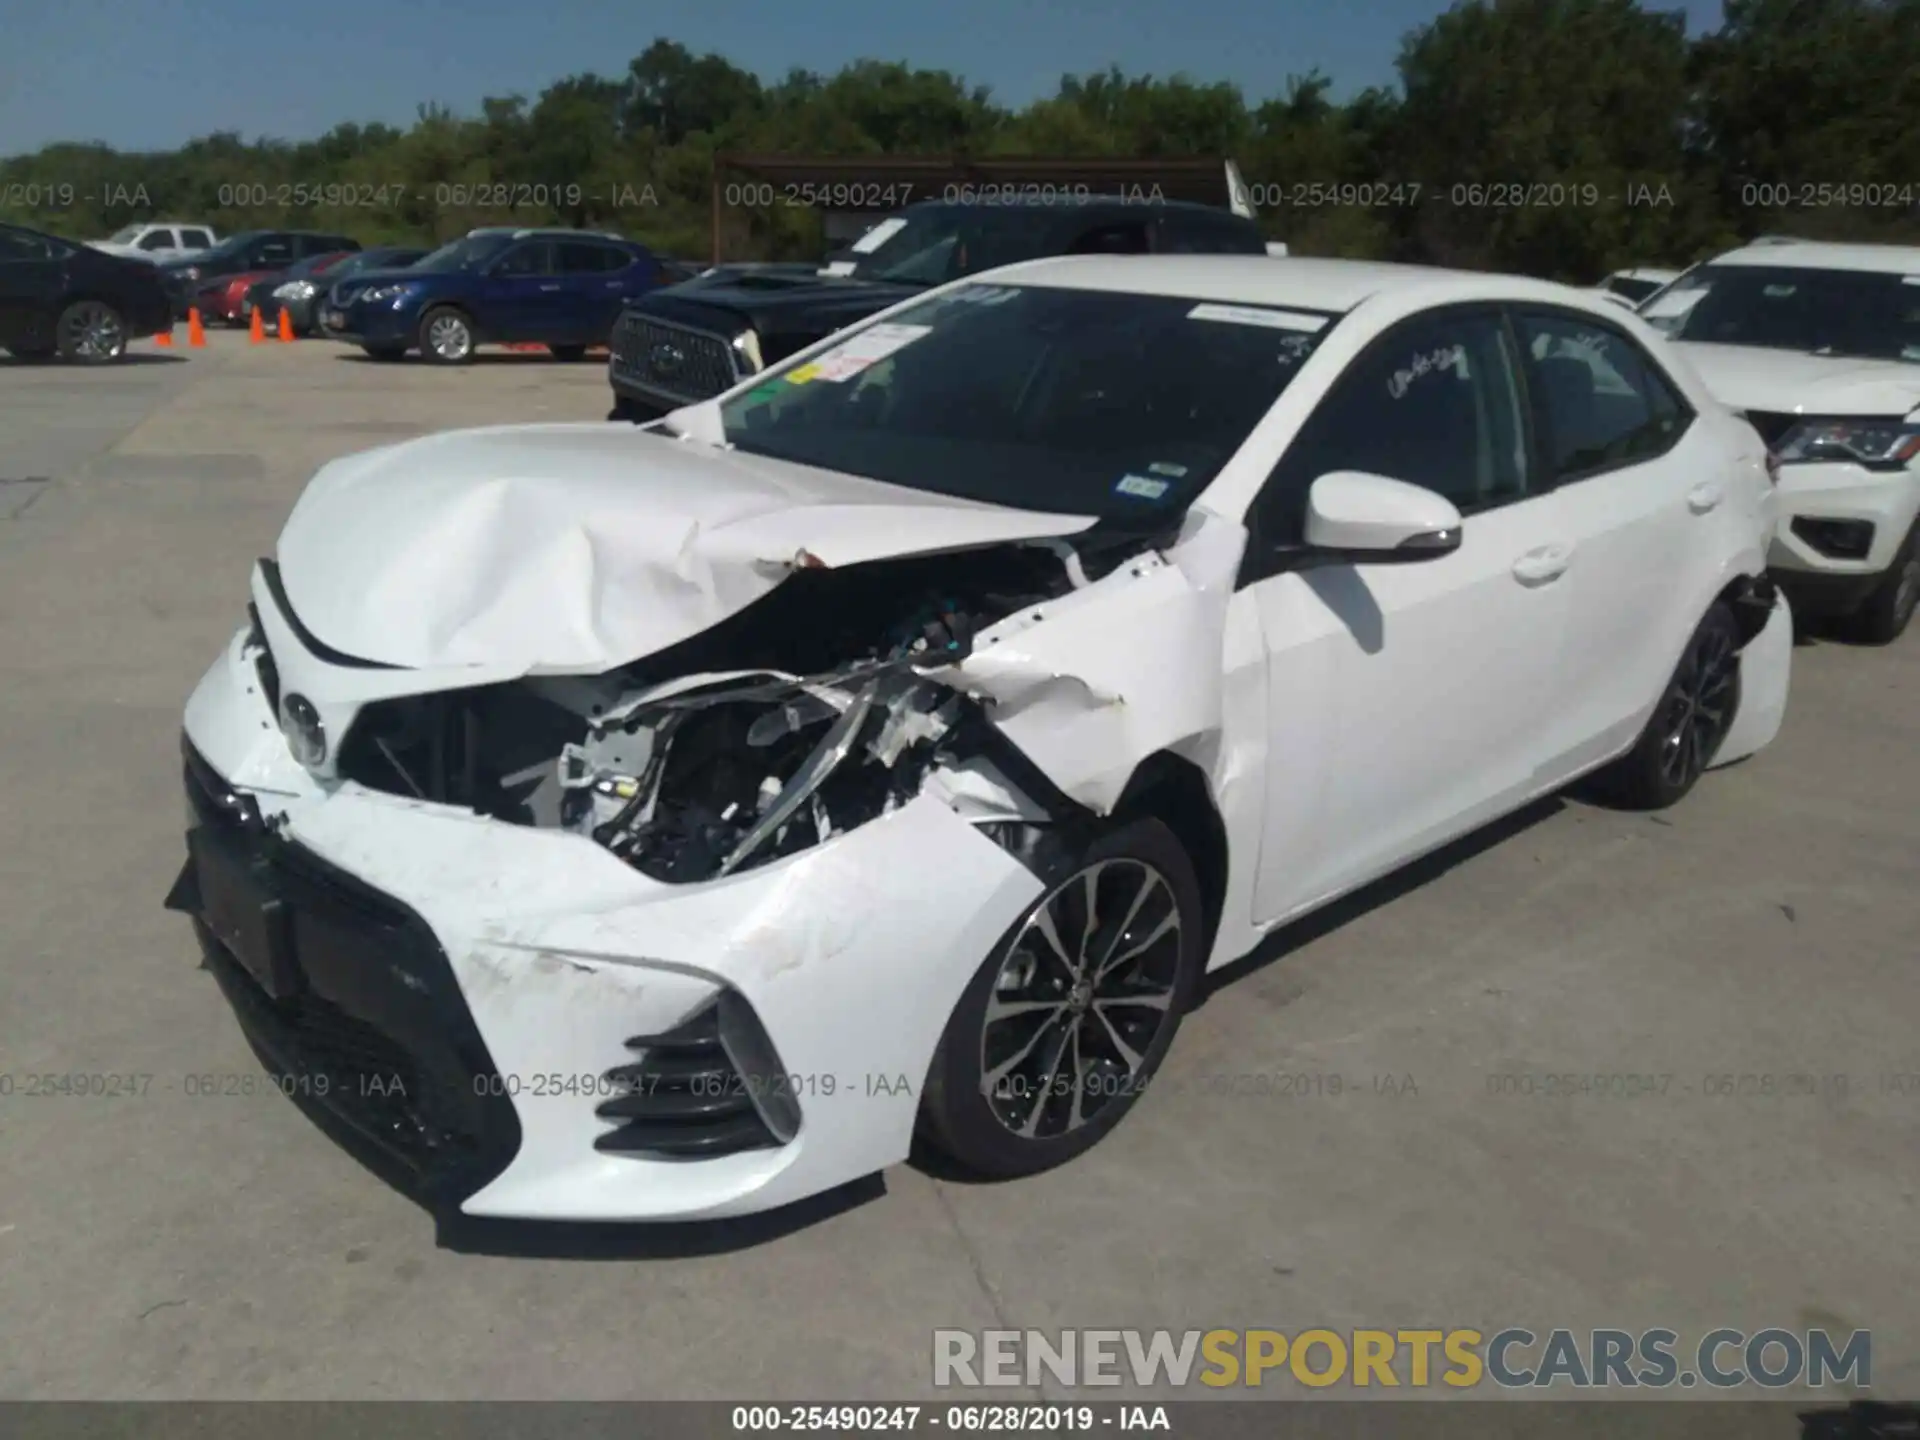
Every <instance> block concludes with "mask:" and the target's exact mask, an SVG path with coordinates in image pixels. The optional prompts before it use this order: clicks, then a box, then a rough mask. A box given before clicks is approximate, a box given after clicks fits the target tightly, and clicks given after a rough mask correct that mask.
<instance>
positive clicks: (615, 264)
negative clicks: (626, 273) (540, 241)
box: [559, 240, 633, 275]
mask: <svg viewBox="0 0 1920 1440" xmlns="http://www.w3.org/2000/svg"><path fill="white" fill-rule="evenodd" d="M559 249H560V272H561V273H562V274H563V275H607V274H611V273H612V272H613V271H615V270H624V269H626V268H627V266H629V265H630V264H632V263H633V257H632V256H631V255H629V254H627V253H626V251H624V250H616V249H614V248H613V246H611V245H594V244H591V243H589V242H587V241H582V240H568V241H565V242H563V243H562V244H561V245H560V247H559Z"/></svg>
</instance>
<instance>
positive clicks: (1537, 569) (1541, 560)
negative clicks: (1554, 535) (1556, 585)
mask: <svg viewBox="0 0 1920 1440" xmlns="http://www.w3.org/2000/svg"><path fill="white" fill-rule="evenodd" d="M1572 560H1573V547H1572V546H1571V545H1542V546H1540V547H1538V548H1537V549H1533V550H1529V551H1527V553H1526V554H1524V555H1522V556H1521V557H1520V558H1519V559H1518V560H1516V561H1514V562H1513V578H1514V579H1516V580H1518V581H1519V582H1520V583H1521V584H1522V585H1546V584H1549V583H1551V582H1552V581H1555V580H1558V579H1559V578H1560V577H1561V576H1562V575H1564V574H1566V573H1567V566H1568V565H1569V564H1570V563H1571V562H1572Z"/></svg>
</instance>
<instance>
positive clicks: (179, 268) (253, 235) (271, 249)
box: [159, 230, 360, 319]
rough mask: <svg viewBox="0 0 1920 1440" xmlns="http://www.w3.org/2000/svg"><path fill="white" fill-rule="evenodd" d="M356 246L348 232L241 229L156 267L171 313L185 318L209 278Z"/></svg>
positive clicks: (284, 264) (275, 267) (285, 264)
mask: <svg viewBox="0 0 1920 1440" xmlns="http://www.w3.org/2000/svg"><path fill="white" fill-rule="evenodd" d="M359 248H360V242H359V241H358V240H355V239H354V238H353V237H352V236H351V235H336V234H334V233H332V232H331V231H321V230H243V231H241V232H240V233H239V234H238V235H229V236H228V237H227V238H226V239H224V240H222V241H221V242H220V243H219V244H218V245H216V246H214V247H213V248H212V249H211V250H202V251H201V252H200V253H199V254H198V255H189V256H187V257H186V258H185V259H181V260H168V261H165V262H163V263H162V264H161V265H160V267H159V270H160V274H161V277H162V278H163V279H165V281H166V282H167V289H168V290H169V291H170V292H172V295H173V306H174V313H175V314H176V315H177V316H179V317H180V318H181V319H185V318H186V314H187V307H188V306H189V305H191V304H192V303H193V297H194V296H195V295H196V294H197V293H198V292H199V290H200V288H201V287H202V286H203V285H205V284H206V283H207V281H209V280H217V279H219V278H220V277H221V276H222V275H239V274H243V273H244V272H246V271H248V270H285V269H286V268H287V267H288V266H289V265H292V264H294V263H295V262H296V261H300V260H308V259H311V258H312V257H314V256H316V255H332V254H335V253H337V252H338V251H341V250H350V251H357V250H359Z"/></svg>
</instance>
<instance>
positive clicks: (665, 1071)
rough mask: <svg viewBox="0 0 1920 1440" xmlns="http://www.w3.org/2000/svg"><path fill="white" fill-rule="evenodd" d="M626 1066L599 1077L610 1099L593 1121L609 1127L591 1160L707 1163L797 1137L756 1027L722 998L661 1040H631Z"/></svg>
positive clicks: (730, 998)
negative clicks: (601, 1156)
mask: <svg viewBox="0 0 1920 1440" xmlns="http://www.w3.org/2000/svg"><path fill="white" fill-rule="evenodd" d="M627 1048H628V1049H629V1050H634V1051H638V1052H639V1058H638V1059H637V1060H635V1061H633V1062H632V1063H630V1064H626V1065H620V1066H616V1067H615V1068H614V1069H612V1070H610V1071H608V1072H607V1080H608V1081H609V1083H610V1084H611V1085H612V1086H613V1087H614V1088H615V1090H616V1091H617V1092H618V1093H616V1094H615V1095H614V1097H613V1098H612V1099H610V1100H606V1101H603V1102H602V1103H601V1104H600V1106H599V1108H598V1109H597V1110H596V1111H595V1113H596V1114H597V1115H599V1117H600V1118H601V1119H603V1120H608V1121H612V1122H614V1124H615V1125H616V1126H617V1128H616V1129H613V1130H610V1131H608V1132H607V1133H606V1134H605V1135H602V1136H601V1137H600V1138H599V1139H598V1140H597V1141H595V1142H594V1147H595V1148H596V1149H598V1150H602V1151H606V1152H608V1153H612V1154H621V1155H647V1156H652V1157H654V1158H656V1159H672V1160H707V1159H712V1158H713V1157H715V1156H719V1155H733V1154H737V1153H739V1152H740V1151H743V1150H764V1149H770V1148H773V1147H776V1146H780V1145H784V1144H786V1143H787V1141H789V1140H791V1139H792V1138H793V1137H794V1136H795V1135H796V1134H797V1133H798V1132H799V1129H800V1105H799V1101H798V1098H797V1096H796V1095H795V1093H794V1092H795V1090H796V1089H797V1088H798V1087H797V1085H795V1084H793V1083H792V1082H791V1081H790V1079H789V1077H788V1076H786V1075H785V1074H784V1073H783V1072H782V1070H781V1068H780V1063H779V1058H778V1056H777V1055H776V1054H775V1053H774V1049H773V1044H772V1041H770V1040H769V1039H768V1038H767V1034H766V1031H765V1030H763V1029H762V1028H761V1026H760V1021H759V1017H758V1016H756V1015H755V1014H754V1013H753V1009H752V1007H751V1006H749V1005H748V1004H747V1003H746V1001H745V1000H744V999H742V998H741V997H740V996H739V995H736V994H734V993H733V992H732V991H727V992H724V993H723V994H722V995H721V996H720V998H719V999H718V1000H717V1001H715V1002H714V1003H713V1004H711V1005H709V1006H707V1007H706V1008H705V1009H703V1010H701V1011H700V1012H699V1013H698V1014H696V1015H694V1016H692V1017H691V1018H689V1019H687V1020H684V1021H682V1022H681V1023H680V1024H679V1025H676V1026H675V1027H674V1028H673V1029H672V1030H669V1031H667V1032H666V1033H665V1034H662V1035H636V1036H634V1037H633V1038H632V1039H630V1040H629V1041H627Z"/></svg>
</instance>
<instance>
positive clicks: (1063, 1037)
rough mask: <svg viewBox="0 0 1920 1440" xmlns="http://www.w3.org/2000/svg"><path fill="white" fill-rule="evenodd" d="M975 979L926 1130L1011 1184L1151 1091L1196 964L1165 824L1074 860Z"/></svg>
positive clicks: (1123, 829)
mask: <svg viewBox="0 0 1920 1440" xmlns="http://www.w3.org/2000/svg"><path fill="white" fill-rule="evenodd" d="M1049 868H1050V869H1052V870H1053V872H1054V875H1055V878H1053V879H1051V880H1050V882H1049V886H1048V890H1047V893H1046V894H1045V895H1043V896H1042V897H1041V898H1040V900H1039V901H1038V902H1037V903H1036V904H1035V905H1034V906H1033V908H1032V909H1030V910H1029V911H1028V912H1027V914H1026V916H1025V917H1024V918H1023V919H1022V920H1021V921H1020V922H1019V923H1018V924H1016V925H1015V926H1014V927H1013V930H1012V932H1011V933H1010V934H1009V935H1008V936H1007V938H1006V939H1005V940H1003V941H1002V942H1001V943H1000V944H999V945H998V946H997V947H995V949H994V952H993V954H992V955H991V956H989V957H988V959H987V961H986V963H985V964H984V965H982V966H981V968H980V970H979V971H978V972H977V973H976V974H975V976H974V978H973V980H972V982H971V983H970V984H969V985H968V986H967V989H966V991H965V993H964V994H963V995H962V996H961V999H960V1003H959V1004H958V1005H957V1006H956V1007H955V1008H954V1012H953V1015H952V1017H951V1018H950V1019H949V1020H948V1022H947V1028H946V1031H945V1033H944V1034H943V1035H942V1036H941V1039H940V1045H939V1048H938V1050H937V1051H936V1052H935V1055H934V1059H933V1064H932V1066H931V1067H930V1070H929V1074H928V1077H927V1087H926V1093H925V1094H924V1095H923V1096H922V1101H921V1130H922V1133H923V1134H924V1135H925V1137H926V1138H927V1139H928V1140H929V1141H931V1142H932V1144H933V1145H934V1146H935V1147H936V1148H938V1149H939V1150H941V1151H943V1152H945V1153H946V1154H947V1155H948V1156H949V1157H950V1158H952V1159H953V1160H956V1161H958V1162H959V1163H960V1164H961V1165H962V1166H963V1167H965V1168H966V1169H968V1170H971V1171H973V1172H975V1173H976V1174H980V1175H984V1176H989V1177H996V1178H1010V1177H1012V1176H1016V1175H1028V1174H1032V1173H1034V1172H1036V1171H1040V1170H1045V1169H1048V1168H1050V1167H1052V1166H1054V1165H1058V1164H1061V1163H1063V1162H1064V1161H1067V1160H1070V1159H1072V1158H1073V1157H1074V1156H1076V1155H1078V1154H1080V1153H1082V1152H1083V1151H1085V1150H1087V1149H1090V1148H1091V1147H1092V1146H1093V1145H1094V1144H1095V1143H1096V1142H1098V1141H1099V1139H1100V1138H1101V1137H1102V1136H1103V1135H1105V1134H1106V1133H1107V1132H1108V1131H1109V1130H1111V1129H1112V1128H1113V1127H1114V1126H1115V1125H1117V1124H1118V1123H1119V1122H1120V1118H1121V1117H1122V1116H1123V1115H1125V1114H1126V1112H1127V1111H1128V1110H1129V1109H1130V1108H1132V1106H1133V1103H1134V1102H1135V1100H1137V1099H1138V1098H1139V1096H1140V1095H1141V1093H1142V1092H1143V1091H1144V1090H1145V1089H1146V1088H1147V1084H1148V1082H1149V1081H1150V1080H1151V1079H1152V1077H1153V1074H1154V1072H1155V1071H1156V1070H1157V1069H1158V1068H1159V1066H1160V1061H1161V1059H1162V1058H1163V1057H1164V1056H1165V1055H1166V1053H1167V1049H1168V1047H1169V1046H1171V1045H1172V1044H1173V1037H1174V1034H1175V1032H1176V1031H1178V1030H1179V1028H1180V1020H1181V1016H1182V1015H1183V1014H1184V1013H1185V1011H1186V1008H1187V1006H1188V1004H1189V1003H1190V1002H1191V1000H1192V998H1193V991H1194V987H1195V985H1196V984H1197V983H1198V981H1199V978H1200V969H1201V967H1202V966H1203V965H1204V964H1205V953H1204V949H1205V946H1204V939H1203V931H1204V928H1205V927H1204V921H1203V918H1202V913H1201V901H1200V886H1199V881H1198V880H1197V879H1196V878H1195V876H1194V873H1193V865H1192V862H1191V861H1190V860H1189V859H1188V858H1187V854H1186V851H1185V850H1184V849H1182V848H1181V845H1180V842H1179V841H1178V840H1177V839H1175V838H1174V835H1173V832H1172V831H1170V830H1169V829H1167V827H1166V826H1165V825H1164V824H1163V823H1161V822H1160V821H1159V820H1155V819H1151V818H1143V819H1138V820H1132V821H1128V822H1124V823H1122V824H1119V825H1117V826H1114V827H1113V828H1111V829H1108V830H1107V831H1106V832H1105V833H1104V834H1102V835H1100V836H1099V837H1098V838H1097V839H1096V840H1095V841H1094V842H1093V843H1092V844H1090V845H1087V846H1085V847H1084V848H1083V849H1082V850H1081V852H1080V853H1079V854H1078V855H1077V856H1076V857H1074V858H1073V859H1072V860H1070V861H1064V862H1061V863H1058V864H1056V865H1053V866H1050V867H1049Z"/></svg>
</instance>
